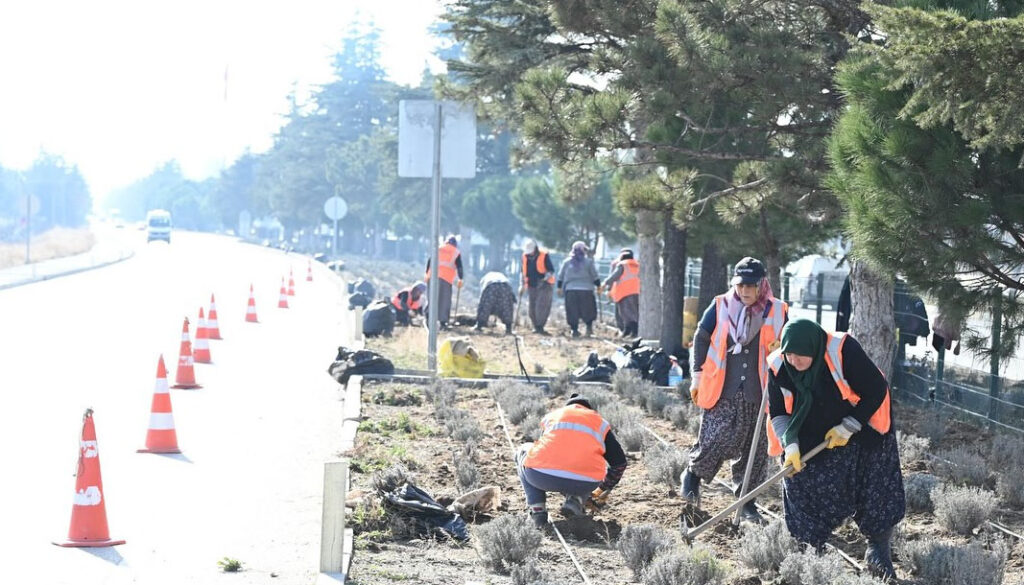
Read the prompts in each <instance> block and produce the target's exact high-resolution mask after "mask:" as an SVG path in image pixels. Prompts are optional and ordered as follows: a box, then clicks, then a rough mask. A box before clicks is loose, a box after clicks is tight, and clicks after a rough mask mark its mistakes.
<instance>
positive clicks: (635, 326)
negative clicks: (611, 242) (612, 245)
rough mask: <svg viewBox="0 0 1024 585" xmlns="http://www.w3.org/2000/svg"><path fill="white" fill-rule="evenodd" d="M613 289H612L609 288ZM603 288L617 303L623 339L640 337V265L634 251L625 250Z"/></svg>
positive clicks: (616, 316)
mask: <svg viewBox="0 0 1024 585" xmlns="http://www.w3.org/2000/svg"><path fill="white" fill-rule="evenodd" d="M609 287H611V288H609ZM603 288H607V289H608V296H610V297H611V298H612V301H614V302H615V322H616V325H619V332H620V334H621V336H622V337H629V336H631V335H632V336H636V335H639V330H640V264H639V263H638V262H637V261H636V259H635V258H633V251H632V250H630V249H629V248H623V249H622V251H621V252H619V258H618V260H616V261H615V264H614V265H613V268H612V273H611V274H609V275H608V278H606V279H605V281H604V286H603Z"/></svg>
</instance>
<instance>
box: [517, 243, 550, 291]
mask: <svg viewBox="0 0 1024 585" xmlns="http://www.w3.org/2000/svg"><path fill="white" fill-rule="evenodd" d="M547 257H548V253H547V252H544V251H543V250H542V251H540V252H537V272H539V273H540V274H541V276H544V275H545V274H547V275H548V276H547V278H545V279H544V280H546V281H547V282H548V284H554V283H555V275H554V274H552V273H549V272H547V271H546V270H545V269H544V264H545V260H547ZM528 266H529V264H528V260H527V259H526V254H523V283H524V284H529V283H527V281H526V269H527V268H528Z"/></svg>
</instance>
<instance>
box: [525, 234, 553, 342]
mask: <svg viewBox="0 0 1024 585" xmlns="http://www.w3.org/2000/svg"><path fill="white" fill-rule="evenodd" d="M554 284H555V265H554V264H553V263H552V262H551V258H550V257H549V256H548V253H547V251H546V250H541V249H540V248H539V247H538V246H537V242H534V241H533V240H526V243H525V244H523V281H522V284H520V285H519V295H520V296H522V294H523V291H526V292H527V298H529V300H530V322H532V323H533V332H534V333H537V334H540V335H549V333H548V332H547V331H544V326H545V325H547V322H548V316H549V315H551V297H552V295H554V294H555V289H554V286H553V285H554Z"/></svg>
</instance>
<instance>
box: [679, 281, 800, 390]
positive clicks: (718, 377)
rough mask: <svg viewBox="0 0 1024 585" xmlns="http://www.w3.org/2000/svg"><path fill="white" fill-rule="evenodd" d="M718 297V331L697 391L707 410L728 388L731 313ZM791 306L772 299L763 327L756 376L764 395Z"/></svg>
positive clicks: (723, 299) (716, 299)
mask: <svg viewBox="0 0 1024 585" xmlns="http://www.w3.org/2000/svg"><path fill="white" fill-rule="evenodd" d="M729 294H732V293H731V292H729V293H725V294H722V295H718V296H716V297H715V315H716V322H715V330H714V331H713V332H712V333H711V345H710V347H708V356H707V358H705V359H704V363H703V364H702V365H701V372H700V386H698V387H697V406H699V407H701V408H703V409H705V410H707V409H709V408H711V407H712V406H714V405H715V404H717V403H718V399H719V398H720V397H721V396H722V386H724V385H725V360H726V351H727V349H728V348H726V345H728V343H729V309H728V308H727V307H726V304H725V295H729ZM788 311H789V306H788V305H787V304H786V303H784V302H782V301H780V300H779V299H772V301H771V308H770V309H769V310H768V316H767V317H765V319H764V324H763V325H761V337H760V340H759V343H758V348H757V364H758V367H757V375H758V376H759V377H760V379H761V391H762V392H764V390H765V388H767V387H768V364H767V361H766V359H767V357H768V354H769V353H771V351H772V350H773V349H775V348H776V347H777V346H778V340H779V336H780V335H782V326H783V325H784V324H785V323H786V314H787V312H788Z"/></svg>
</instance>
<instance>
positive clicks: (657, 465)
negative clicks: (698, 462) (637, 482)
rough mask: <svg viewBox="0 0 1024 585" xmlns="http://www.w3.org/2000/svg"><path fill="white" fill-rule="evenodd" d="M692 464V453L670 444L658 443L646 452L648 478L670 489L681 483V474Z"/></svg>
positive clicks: (645, 461) (645, 463) (645, 462)
mask: <svg viewBox="0 0 1024 585" xmlns="http://www.w3.org/2000/svg"><path fill="white" fill-rule="evenodd" d="M689 464H690V455H689V454H688V453H686V452H685V451H682V450H680V449H676V448H675V447H672V446H670V445H663V444H661V443H658V444H657V445H655V446H654V447H651V448H650V449H648V450H647V452H646V453H644V465H645V466H647V479H649V480H651V481H652V482H654V483H656V484H663V485H665V486H666V487H668V488H669V489H674V488H675V487H676V486H678V485H679V475H680V474H682V473H683V471H684V470H685V469H686V466H687V465H689Z"/></svg>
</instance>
